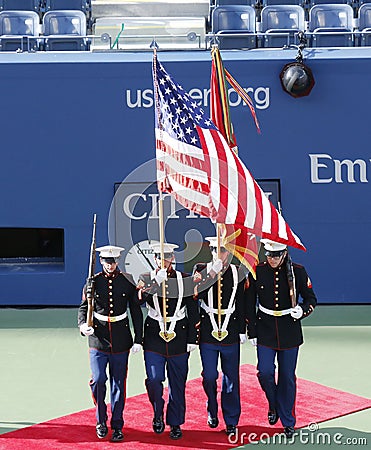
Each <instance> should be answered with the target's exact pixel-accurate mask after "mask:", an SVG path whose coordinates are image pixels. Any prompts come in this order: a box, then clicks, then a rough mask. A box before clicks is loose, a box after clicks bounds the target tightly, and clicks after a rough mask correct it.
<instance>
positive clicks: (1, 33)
mask: <svg viewBox="0 0 371 450" xmlns="http://www.w3.org/2000/svg"><path fill="white" fill-rule="evenodd" d="M86 30H87V28H86V16H85V14H84V13H83V12H82V11H77V10H65V11H48V12H46V13H45V14H44V15H43V19H42V23H41V24H40V18H39V15H38V14H37V13H36V12H35V11H1V12H0V50H1V51H38V50H47V51H58V50H63V51H82V50H87V49H88V40H87V38H86Z"/></svg>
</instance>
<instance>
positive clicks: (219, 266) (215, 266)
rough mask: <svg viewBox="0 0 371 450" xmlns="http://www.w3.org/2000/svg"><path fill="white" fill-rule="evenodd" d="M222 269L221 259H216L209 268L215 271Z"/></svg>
mask: <svg viewBox="0 0 371 450" xmlns="http://www.w3.org/2000/svg"><path fill="white" fill-rule="evenodd" d="M222 269H223V262H222V260H221V259H216V260H215V261H214V263H213V265H212V266H211V269H210V270H212V271H213V272H215V273H219V272H220V271H221V270H222Z"/></svg>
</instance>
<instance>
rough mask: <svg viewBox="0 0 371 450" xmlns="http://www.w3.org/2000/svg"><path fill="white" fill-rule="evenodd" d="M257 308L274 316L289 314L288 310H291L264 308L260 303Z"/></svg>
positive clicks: (289, 310)
mask: <svg viewBox="0 0 371 450" xmlns="http://www.w3.org/2000/svg"><path fill="white" fill-rule="evenodd" d="M259 309H260V311H263V313H265V314H269V315H270V316H275V317H281V316H287V314H290V312H291V308H289V309H281V310H274V309H268V308H264V306H262V305H259Z"/></svg>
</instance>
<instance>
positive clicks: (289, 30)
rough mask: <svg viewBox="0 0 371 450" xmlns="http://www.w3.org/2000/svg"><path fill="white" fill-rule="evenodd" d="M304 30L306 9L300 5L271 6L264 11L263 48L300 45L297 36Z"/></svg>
mask: <svg viewBox="0 0 371 450" xmlns="http://www.w3.org/2000/svg"><path fill="white" fill-rule="evenodd" d="M304 29H305V20H304V9H303V8H302V7H301V6H299V5H271V6H265V7H264V8H263V9H262V12H261V31H262V33H263V36H262V46H263V47H284V46H285V45H287V46H288V45H290V44H295V45H298V44H299V42H298V38H297V34H298V32H299V31H304Z"/></svg>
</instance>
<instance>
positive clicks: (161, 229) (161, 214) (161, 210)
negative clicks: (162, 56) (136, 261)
mask: <svg viewBox="0 0 371 450" xmlns="http://www.w3.org/2000/svg"><path fill="white" fill-rule="evenodd" d="M156 61H157V49H156V46H155V45H154V47H153V62H154V64H153V67H154V69H153V70H154V85H155V92H154V95H155V104H156V108H157V118H158V126H159V129H160V132H161V130H162V124H161V120H160V117H161V115H160V113H161V111H160V105H159V100H158V81H157V73H156ZM161 145H164V144H163V140H162V139H161ZM157 189H158V192H159V198H158V214H159V233H160V256H161V269H164V268H165V257H164V242H165V231H164V230H165V227H164V201H163V196H162V192H161V190H160V189H159V187H158V185H157ZM161 290H162V317H163V320H164V331H163V339H164V340H165V341H168V333H167V308H166V306H167V299H166V285H165V280H164V281H162V283H161ZM160 335H161V336H162V333H161V332H160Z"/></svg>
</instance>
